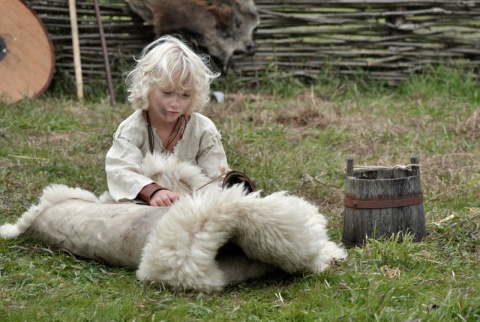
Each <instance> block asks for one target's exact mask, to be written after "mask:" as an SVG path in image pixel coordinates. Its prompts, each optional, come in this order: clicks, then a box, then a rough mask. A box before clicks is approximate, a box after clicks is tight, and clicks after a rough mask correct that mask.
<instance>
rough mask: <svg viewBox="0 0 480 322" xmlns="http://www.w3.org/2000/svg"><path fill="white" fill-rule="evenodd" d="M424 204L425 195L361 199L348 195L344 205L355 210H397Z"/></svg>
mask: <svg viewBox="0 0 480 322" xmlns="http://www.w3.org/2000/svg"><path fill="white" fill-rule="evenodd" d="M422 202H423V194H422V193H419V194H416V195H407V196H401V197H392V198H382V199H379V198H372V199H359V198H357V197H355V196H352V195H346V196H345V199H343V204H344V205H345V206H346V207H349V208H354V209H379V208H397V207H407V206H413V205H418V204H420V203H422Z"/></svg>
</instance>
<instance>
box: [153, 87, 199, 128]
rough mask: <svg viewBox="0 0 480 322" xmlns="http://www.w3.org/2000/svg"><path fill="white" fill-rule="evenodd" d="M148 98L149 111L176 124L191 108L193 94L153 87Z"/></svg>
mask: <svg viewBox="0 0 480 322" xmlns="http://www.w3.org/2000/svg"><path fill="white" fill-rule="evenodd" d="M148 98H149V102H150V106H149V111H151V112H154V113H156V114H158V115H159V116H160V117H161V118H162V119H163V120H164V121H167V122H175V121H176V120H177V119H178V118H179V117H180V116H181V115H184V114H185V112H186V111H187V109H188V108H189V107H190V103H191V101H192V92H191V91H181V92H177V91H175V90H173V89H169V88H161V87H159V86H153V87H152V88H151V90H150V94H149V96H148Z"/></svg>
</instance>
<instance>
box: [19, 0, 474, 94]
mask: <svg viewBox="0 0 480 322" xmlns="http://www.w3.org/2000/svg"><path fill="white" fill-rule="evenodd" d="M99 2H100V5H99V7H100V14H101V21H102V24H103V29H104V35H105V39H106V44H107V48H108V57H109V61H110V65H111V73H112V75H113V78H114V79H116V80H118V79H122V77H121V74H122V73H123V72H125V71H126V70H127V69H128V66H126V64H128V63H131V62H132V56H134V55H137V54H138V53H139V52H140V51H141V49H142V47H143V46H144V45H145V44H147V43H148V42H150V41H151V40H152V39H153V37H154V35H153V31H152V27H151V26H147V25H145V24H144V23H143V21H142V20H141V18H139V17H138V16H136V15H135V14H134V13H133V12H132V11H131V10H130V9H129V7H128V5H127V4H126V2H125V1H124V0H100V1H99ZM27 3H28V4H29V6H30V7H31V8H32V9H33V10H34V11H35V12H36V13H37V15H38V16H39V17H40V19H41V20H42V21H43V23H44V24H45V26H46V28H47V30H48V32H49V34H50V36H51V39H52V42H53V45H54V49H55V55H56V73H55V76H54V79H58V78H62V77H65V76H71V77H73V75H74V63H73V50H72V36H71V27H70V18H69V8H68V1H66V0H30V1H27ZM256 5H257V8H258V10H259V12H260V19H261V24H260V26H259V28H258V30H257V31H256V33H255V40H256V42H257V45H258V51H257V52H256V53H255V55H253V56H251V57H239V58H236V59H235V60H234V66H233V67H232V68H231V70H230V71H229V73H230V75H232V74H233V75H235V80H236V81H238V82H240V83H245V84H250V85H255V84H256V83H257V82H259V80H260V79H263V80H264V79H269V78H272V79H273V78H279V77H280V78H283V77H298V78H301V79H304V80H316V79H317V78H318V77H319V76H320V75H322V74H323V73H324V72H325V71H326V70H329V71H330V72H332V71H333V72H334V73H339V74H342V75H344V76H347V77H349V76H356V75H360V74H368V75H369V77H370V78H371V79H373V80H378V81H382V82H387V83H390V84H392V85H395V84H398V83H399V82H401V81H402V80H403V79H405V78H406V77H407V76H408V75H409V74H410V73H412V72H418V71H422V70H424V69H425V68H427V67H428V66H431V65H436V64H453V65H455V66H457V67H460V68H464V69H466V70H468V71H471V72H472V73H473V75H474V77H475V78H480V0H417V1H413V0H394V1H390V0H321V1H316V0H256ZM76 7H77V16H78V29H79V42H80V52H81V62H82V74H83V78H84V80H85V82H89V81H90V80H99V79H106V78H105V66H104V58H103V54H102V46H101V38H100V31H99V28H98V23H97V15H96V12H95V9H94V2H93V1H92V0H83V1H81V0H80V1H79V0H77V1H76ZM105 84H107V83H106V82H105Z"/></svg>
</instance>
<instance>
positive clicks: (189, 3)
mask: <svg viewBox="0 0 480 322" xmlns="http://www.w3.org/2000/svg"><path fill="white" fill-rule="evenodd" d="M126 1H127V3H128V4H129V5H130V7H131V8H132V10H133V11H134V12H136V13H137V14H138V15H140V16H141V17H142V18H143V20H145V21H146V22H147V23H148V24H151V25H153V26H154V30H155V34H156V36H157V37H160V36H162V35H166V34H180V35H181V36H182V37H183V38H185V39H186V40H188V41H189V42H191V43H192V44H193V45H195V46H196V47H197V48H198V49H199V50H203V51H205V52H206V53H208V54H209V55H210V56H212V58H213V59H214V60H215V62H216V63H217V64H219V65H220V66H221V67H223V68H225V67H227V66H228V65H229V64H230V63H231V59H232V57H233V55H234V54H238V55H252V54H253V53H254V52H255V42H254V40H253V32H254V30H255V28H256V27H257V26H258V24H259V22H260V19H259V14H258V11H257V9H256V7H255V3H254V2H253V0H126Z"/></svg>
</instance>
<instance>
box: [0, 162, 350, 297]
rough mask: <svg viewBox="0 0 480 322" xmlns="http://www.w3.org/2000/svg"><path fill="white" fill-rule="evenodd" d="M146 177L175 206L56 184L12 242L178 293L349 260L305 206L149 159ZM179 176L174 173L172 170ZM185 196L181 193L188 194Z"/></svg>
mask: <svg viewBox="0 0 480 322" xmlns="http://www.w3.org/2000/svg"><path fill="white" fill-rule="evenodd" d="M145 165H146V167H147V172H148V175H149V176H150V177H151V178H155V179H153V180H154V181H156V182H157V183H159V184H160V185H162V186H164V187H169V188H171V189H172V190H174V191H183V192H182V193H181V198H180V200H179V201H177V202H175V204H174V205H173V206H171V207H149V206H143V205H138V204H134V203H124V204H116V203H111V200H110V199H109V198H108V194H106V195H103V196H102V197H100V198H97V197H96V196H95V195H93V194H92V193H91V192H88V191H85V190H82V189H79V188H69V187H66V186H62V185H52V186H50V187H47V188H46V189H45V190H44V194H43V195H42V197H41V198H40V202H39V204H38V206H32V207H31V208H30V209H29V210H28V211H27V212H26V213H25V214H24V215H23V216H22V217H21V218H20V219H19V220H18V221H17V223H16V224H13V225H11V224H5V225H3V226H1V227H0V236H1V237H3V238H4V239H10V238H15V237H17V236H19V235H24V236H28V237H31V238H35V239H38V240H41V241H43V242H44V243H46V244H48V245H50V246H54V247H57V248H63V249H67V250H68V251H70V252H72V253H74V254H77V255H80V256H82V257H86V258H91V259H95V260H98V261H101V262H103V263H107V264H111V265H119V266H125V267H130V268H133V269H137V277H138V278H139V279H140V280H143V281H149V282H156V283H162V284H164V285H169V286H171V287H173V288H180V289H197V290H206V291H212V290H221V289H222V288H223V287H225V286H226V285H228V284H231V283H238V282H241V281H244V280H246V279H249V278H258V277H261V276H263V275H265V274H266V273H268V272H271V271H274V270H282V271H285V272H288V273H296V272H306V273H316V272H320V271H322V270H324V269H325V268H326V267H327V266H328V265H329V264H330V263H331V261H332V260H334V259H336V260H341V259H345V258H346V257H347V253H346V251H345V250H344V249H343V248H341V247H339V246H338V245H336V244H335V243H333V242H332V241H330V239H329V238H328V236H327V228H326V224H327V221H326V220H325V218H324V216H323V215H322V214H320V213H319V212H318V209H317V207H315V206H314V205H312V204H311V203H309V202H307V201H306V200H304V199H303V198H300V197H296V196H292V195H289V194H288V193H286V192H277V193H273V194H271V195H268V196H266V197H261V196H260V192H255V193H251V194H247V192H246V191H245V190H243V186H239V185H237V186H233V187H231V188H229V189H225V190H221V189H220V188H219V186H218V185H215V184H211V185H208V186H206V187H204V188H202V189H200V190H198V191H196V192H193V193H192V194H190V193H189V191H195V190H196V189H198V188H199V187H202V186H203V185H204V184H206V183H208V182H209V179H208V178H206V177H205V176H204V175H203V174H202V173H201V171H200V169H199V168H198V167H196V166H194V165H192V164H187V163H185V162H180V161H178V160H176V159H175V158H174V157H171V156H170V157H167V158H165V157H161V156H158V155H155V156H150V157H148V158H147V159H146V160H145ZM171 169H173V170H172V171H173V172H170V171H171ZM182 189H183V190H182Z"/></svg>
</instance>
